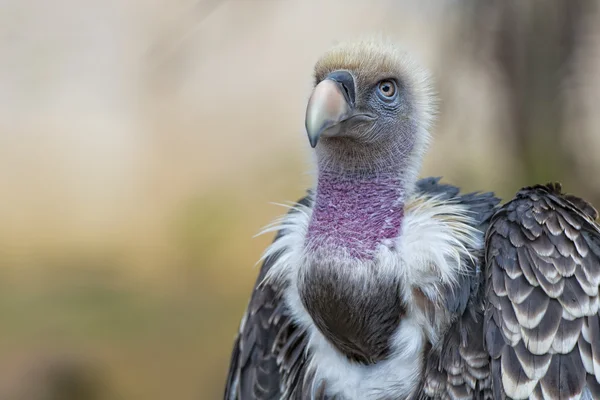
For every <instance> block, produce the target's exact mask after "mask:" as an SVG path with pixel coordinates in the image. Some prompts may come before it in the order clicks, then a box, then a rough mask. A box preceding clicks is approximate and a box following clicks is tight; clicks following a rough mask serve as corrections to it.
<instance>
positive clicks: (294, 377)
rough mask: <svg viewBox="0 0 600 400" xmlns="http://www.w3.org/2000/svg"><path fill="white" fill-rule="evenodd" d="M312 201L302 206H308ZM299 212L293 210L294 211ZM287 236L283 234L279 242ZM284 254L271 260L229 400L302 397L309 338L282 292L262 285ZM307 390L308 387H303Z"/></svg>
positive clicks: (233, 368)
mask: <svg viewBox="0 0 600 400" xmlns="http://www.w3.org/2000/svg"><path fill="white" fill-rule="evenodd" d="M309 202H310V200H309V197H308V196H307V197H305V198H303V199H302V200H300V201H299V202H298V204H299V205H304V206H307V205H309ZM294 212H298V210H297V209H296V208H292V209H291V210H290V213H294ZM284 234H285V233H284V232H282V231H279V232H278V234H277V236H276V237H275V240H279V239H280V238H281V237H282V235H284ZM279 256H280V254H274V255H271V256H270V257H267V258H266V259H265V261H264V263H263V265H262V267H261V270H260V273H259V275H258V278H257V280H256V285H255V289H254V292H253V293H252V297H251V299H250V303H249V304H248V308H247V310H246V313H245V315H244V317H243V318H242V322H241V324H240V331H239V334H238V336H237V338H236V340H235V343H234V347H233V351H232V355H231V363H230V367H229V375H228V378H227V383H226V387H225V397H224V398H225V400H234V399H235V400H245V399H264V400H266V399H281V398H297V397H298V396H300V393H301V392H302V389H303V388H302V385H301V383H305V382H307V381H308V380H307V379H304V374H305V365H306V354H305V351H304V350H305V347H306V336H305V333H304V332H302V331H301V330H300V329H298V327H297V326H296V325H295V324H294V323H292V320H291V318H290V317H289V315H288V312H287V310H286V307H285V304H284V302H283V300H282V297H281V295H282V288H279V287H274V286H273V285H271V284H266V283H262V281H263V279H264V277H265V275H266V274H267V272H268V270H269V269H270V268H271V266H272V265H273V264H274V263H275V262H276V261H277V259H278V257H279ZM304 390H306V388H304Z"/></svg>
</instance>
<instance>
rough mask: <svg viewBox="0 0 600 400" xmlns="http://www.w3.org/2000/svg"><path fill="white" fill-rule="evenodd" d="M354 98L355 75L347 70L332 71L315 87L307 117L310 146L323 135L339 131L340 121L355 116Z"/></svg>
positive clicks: (331, 134) (313, 145) (314, 144)
mask: <svg viewBox="0 0 600 400" xmlns="http://www.w3.org/2000/svg"><path fill="white" fill-rule="evenodd" d="M354 101H355V88H354V78H353V77H352V75H351V74H350V73H349V72H347V71H335V72H332V73H331V74H329V75H328V76H327V77H326V78H325V79H324V80H322V81H321V82H320V83H319V84H318V85H317V86H316V87H315V89H314V90H313V93H312V95H311V96H310V99H309V100H308V106H307V108H306V120H305V125H306V133H307V134H308V140H309V142H310V145H311V147H313V148H314V147H315V146H316V145H317V142H318V141H319V138H320V137H321V135H327V136H334V135H336V134H337V133H338V131H339V126H338V124H339V123H340V122H342V121H345V120H347V119H349V118H350V117H351V116H352V114H353V111H354ZM334 127H335V128H337V129H335V128H334ZM330 128H331V129H330ZM326 131H327V132H326Z"/></svg>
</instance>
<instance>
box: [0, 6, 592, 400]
mask: <svg viewBox="0 0 600 400" xmlns="http://www.w3.org/2000/svg"><path fill="white" fill-rule="evenodd" d="M482 3H483V2H477V1H473V0H463V1H458V0H452V1H451V0H447V1H442V0H440V1H424V2H421V1H398V0H396V1H392V0H389V1H386V0H379V1H375V2H367V1H357V0H351V1H342V0H336V1H333V0H331V1H325V2H316V1H299V0H237V1H221V0H202V1H200V2H198V1H183V0H176V1H166V0H150V1H143V2H142V1H137V0H128V1H121V0H108V1H103V2H102V1H98V0H96V1H93V0H83V1H75V0H56V1H53V2H43V1H34V0H4V1H2V2H0V60H1V61H0V326H1V328H0V399H2V400H4V399H10V400H21V399H22V400H25V399H27V400H29V399H32V400H38V399H39V400H42V399H44V400H50V399H62V400H69V399H78V400H88V399H99V400H103V399H132V400H135V399H146V400H154V399H156V400H158V399H170V398H177V399H184V400H185V399H190V400H192V399H216V398H220V397H221V396H222V389H223V384H224V379H225V375H226V373H227V367H228V362H229V354H230V350H231V345H232V342H233V339H234V336H235V333H236V331H237V328H238V323H239V320H240V318H241V316H242V313H243V311H244V309H245V306H246V302H247V300H248V297H249V295H250V292H251V289H252V286H253V284H254V279H255V276H256V274H257V267H255V266H254V264H255V263H256V261H257V260H258V258H259V257H260V254H261V252H262V251H263V249H264V248H265V246H266V245H267V244H268V243H269V242H270V240H271V239H272V236H268V235H266V236H261V237H258V238H253V235H254V234H256V233H257V232H258V231H259V230H260V228H261V227H262V226H264V225H266V224H267V223H269V222H270V221H271V220H272V219H273V218H274V217H276V216H278V215H280V214H282V213H284V212H285V210H284V209H283V208H281V207H278V206H276V205H272V204H269V202H280V203H282V202H286V201H294V200H297V199H298V198H300V197H301V196H302V195H303V193H304V191H305V189H306V188H307V187H308V186H309V185H310V184H311V179H312V178H311V174H310V172H311V163H310V160H311V158H310V157H311V153H310V151H309V149H310V148H309V146H308V143H307V140H306V138H305V132H304V121H303V118H304V110H305V103H306V100H307V98H308V95H309V92H310V88H311V85H312V66H313V64H314V62H315V61H316V59H317V58H318V57H319V55H320V54H321V53H322V52H323V51H324V50H325V49H327V48H328V47H329V46H330V45H332V44H334V43H335V42H337V41H340V40H351V39H354V38H356V37H360V36H363V35H386V36H391V37H392V38H393V39H394V40H396V41H397V42H398V43H399V44H400V45H401V46H402V47H404V48H405V49H406V50H407V51H409V52H411V53H413V54H414V55H415V56H416V58H417V59H419V60H420V62H421V63H422V64H424V65H425V66H426V67H428V68H429V69H430V70H431V71H432V72H433V76H434V77H435V85H436V88H437V89H438V92H439V94H440V98H441V102H440V115H439V119H438V123H437V125H436V127H435V129H434V132H433V134H434V143H433V145H432V148H431V150H430V152H429V153H428V155H427V157H426V160H425V166H424V170H423V172H422V175H423V176H429V175H436V176H440V175H441V176H443V177H444V179H445V180H446V181H448V182H451V183H454V184H458V185H461V186H462V187H463V188H464V189H465V190H493V191H496V192H497V193H498V194H499V195H501V196H503V197H505V198H506V197H509V196H511V195H513V194H514V193H515V191H516V190H518V189H519V188H520V187H522V186H524V185H528V184H533V183H545V182H546V181H549V180H560V181H562V182H563V187H564V189H565V190H566V191H568V192H571V193H576V194H578V195H581V196H584V197H586V198H587V199H588V200H590V201H592V202H594V203H595V204H596V205H597V206H600V179H598V175H599V174H600V156H599V155H600V113H598V112H597V105H598V104H599V103H600V101H599V100H600V80H599V79H598V78H597V76H598V72H599V71H600V13H599V10H598V6H597V5H596V4H595V2H591V1H585V0H580V1H579V0H578V1H575V0H573V1H570V2H560V3H555V2H543V1H532V2H519V1H517V0H512V1H505V2H495V3H494V4H493V5H492V4H485V5H484V4H482Z"/></svg>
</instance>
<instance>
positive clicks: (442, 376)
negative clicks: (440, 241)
mask: <svg viewBox="0 0 600 400" xmlns="http://www.w3.org/2000/svg"><path fill="white" fill-rule="evenodd" d="M417 195H421V196H426V197H436V198H438V199H440V200H442V201H441V202H440V204H459V205H461V206H462V207H463V208H464V209H465V211H466V215H468V216H469V217H470V220H471V221H472V222H471V224H472V225H473V227H475V228H477V230H478V231H479V232H480V234H479V235H480V238H481V242H480V244H479V246H477V247H476V248H473V247H470V245H467V247H469V253H470V255H471V256H470V257H467V258H465V259H463V260H462V262H463V264H464V266H465V270H466V271H465V272H466V273H464V274H461V275H460V276H459V277H458V278H457V283H456V284H455V285H453V286H452V287H447V288H443V297H444V299H445V306H446V307H445V309H446V310H447V311H449V312H451V313H453V315H454V319H453V323H452V324H451V325H450V327H449V328H448V330H447V332H445V334H444V336H443V337H442V338H441V340H440V341H439V342H438V343H437V344H435V345H430V346H429V348H428V350H427V355H426V357H425V360H426V362H425V365H424V371H423V376H422V383H421V386H420V390H419V391H418V392H417V393H416V394H415V396H414V397H413V398H415V399H440V398H442V399H444V398H451V399H463V400H471V399H490V398H491V382H490V367H489V355H488V354H487V352H486V351H485V348H484V343H483V334H482V332H483V310H484V308H483V290H482V289H483V285H482V281H483V274H482V270H483V245H482V242H483V238H484V235H485V232H486V230H487V229H488V225H489V221H490V219H491V218H492V216H493V215H494V213H495V212H496V211H497V207H498V204H499V203H500V199H498V198H497V197H496V196H495V195H494V194H493V193H491V192H486V193H480V192H475V193H466V194H464V193H461V192H460V189H459V188H458V187H456V186H452V185H448V184H443V183H440V178H437V177H434V178H433V177H432V178H425V179H421V180H419V181H418V182H417Z"/></svg>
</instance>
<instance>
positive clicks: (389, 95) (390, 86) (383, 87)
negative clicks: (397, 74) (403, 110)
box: [377, 79, 396, 100]
mask: <svg viewBox="0 0 600 400" xmlns="http://www.w3.org/2000/svg"><path fill="white" fill-rule="evenodd" d="M377 92H378V93H379V95H380V96H381V97H383V98H384V99H385V100H391V99H393V98H394V96H395V95H396V83H395V82H394V81H392V80H389V79H386V80H383V81H381V82H379V85H377Z"/></svg>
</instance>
